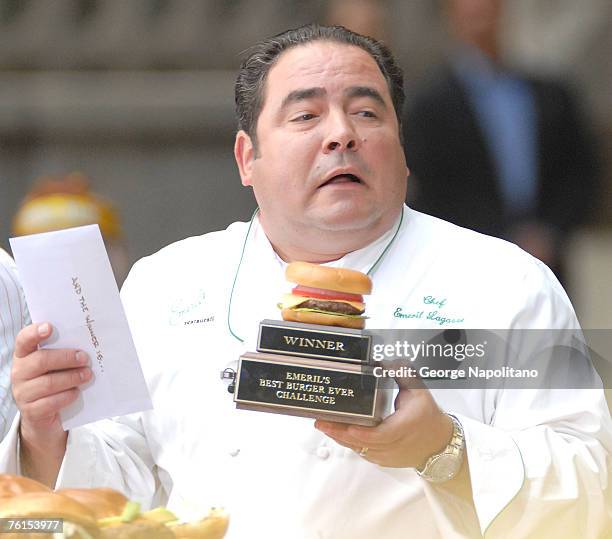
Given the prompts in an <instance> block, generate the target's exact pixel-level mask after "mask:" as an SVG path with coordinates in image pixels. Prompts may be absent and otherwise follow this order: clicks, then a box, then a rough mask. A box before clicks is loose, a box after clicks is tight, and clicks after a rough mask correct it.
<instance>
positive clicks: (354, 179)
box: [319, 174, 363, 187]
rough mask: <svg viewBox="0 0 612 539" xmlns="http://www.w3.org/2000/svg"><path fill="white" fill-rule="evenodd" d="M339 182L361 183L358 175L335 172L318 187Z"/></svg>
mask: <svg viewBox="0 0 612 539" xmlns="http://www.w3.org/2000/svg"><path fill="white" fill-rule="evenodd" d="M340 183H363V182H362V181H361V179H360V178H359V177H358V176H355V175H354V174H337V175H336V176H332V177H331V178H330V179H329V180H327V181H326V182H324V183H322V184H321V185H319V187H325V186H326V185H334V184H340Z"/></svg>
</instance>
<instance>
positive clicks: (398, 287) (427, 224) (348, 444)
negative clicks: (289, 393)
mask: <svg viewBox="0 0 612 539" xmlns="http://www.w3.org/2000/svg"><path fill="white" fill-rule="evenodd" d="M402 99H403V90H402V77H401V72H400V71H399V69H398V68H397V66H396V65H395V63H394V61H393V58H392V56H391V55H390V53H389V51H388V50H387V49H386V48H384V47H383V46H382V45H381V44H379V43H377V42H375V41H373V40H370V39H367V38H363V37H362V36H359V35H356V34H353V33H351V32H349V31H347V30H345V29H343V28H327V27H319V26H306V27H302V28H299V29H296V30H291V31H288V32H285V33H283V34H281V35H278V36H275V37H273V38H271V39H268V40H265V41H263V42H261V43H259V44H258V45H256V46H255V47H254V48H253V49H252V50H251V52H250V54H249V57H248V58H247V59H246V60H245V62H244V63H243V65H242V68H241V71H240V74H239V76H238V80H237V83H236V104H237V114H238V123H239V131H238V134H237V136H236V143H235V156H236V161H237V163H238V168H239V171H240V176H241V178H242V183H243V184H244V185H247V186H251V187H253V189H254V192H255V196H256V198H257V201H258V203H259V206H260V212H259V214H258V215H256V216H254V217H253V219H252V220H251V223H250V224H246V223H236V224H234V225H231V226H230V227H229V228H228V229H227V230H226V231H223V232H216V233H212V234H207V235H204V236H201V237H198V238H191V239H189V240H186V241H184V242H179V243H177V244H174V245H171V246H170V247H168V248H166V249H163V250H162V251H160V252H159V253H158V254H156V255H154V256H152V257H150V258H148V259H145V260H143V261H141V262H139V263H137V264H136V265H135V266H134V268H133V270H132V272H131V274H130V276H129V277H128V279H127V281H126V284H125V286H124V288H123V290H122V295H123V301H124V304H125V308H126V312H127V314H128V317H129V319H130V324H131V328H132V330H133V335H134V340H135V343H136V346H137V348H138V352H139V356H140V358H141V361H142V364H143V371H144V373H145V376H146V377H147V380H148V384H149V388H150V391H151V395H152V399H153V403H154V409H153V410H152V411H148V412H144V413H140V414H134V415H131V416H128V417H122V418H118V419H116V420H114V421H102V422H99V423H97V424H95V425H91V426H87V427H83V428H78V429H74V430H73V431H71V432H70V433H69V434H68V435H66V434H65V433H64V432H63V431H62V429H61V427H60V424H59V421H58V415H57V414H58V412H59V411H60V410H61V409H62V407H64V406H65V405H66V404H67V403H69V402H72V401H73V400H74V399H75V398H76V396H77V394H78V386H79V385H80V384H81V383H82V382H83V381H86V380H89V378H90V376H91V371H89V369H87V367H85V366H84V360H85V358H84V357H83V354H82V352H77V351H75V350H64V351H58V350H37V346H38V345H39V344H40V343H41V342H43V341H44V339H45V338H46V337H47V336H48V335H49V332H50V329H51V328H50V326H49V324H48V323H43V324H34V325H32V326H29V327H28V328H26V329H24V330H23V331H22V332H21V333H20V335H19V338H18V345H17V347H16V352H15V366H14V369H13V381H14V386H15V389H14V392H15V398H16V401H17V404H18V406H19V409H20V412H21V417H20V421H19V422H18V421H15V423H14V425H13V429H12V431H11V434H10V436H9V437H8V439H7V440H6V442H5V443H4V446H3V451H2V452H1V453H0V454H1V455H2V460H1V461H0V466H2V467H4V469H6V470H9V471H13V472H15V471H16V470H17V469H18V467H19V465H20V464H21V467H22V471H23V472H26V473H28V474H29V475H31V476H33V477H36V478H38V479H40V480H43V481H45V482H46V483H47V484H49V485H53V484H58V485H73V486H76V485H80V486H94V485H97V486H100V485H108V486H113V487H115V488H118V489H120V490H122V491H124V492H125V493H126V494H127V495H128V496H130V497H132V498H135V499H139V500H141V501H143V502H144V503H145V504H151V503H156V502H158V501H165V499H166V498H167V497H169V500H168V502H167V503H168V506H169V507H170V508H171V509H174V510H176V511H178V512H179V513H180V514H181V515H182V516H185V517H187V518H190V517H191V516H194V515H195V514H196V513H197V512H199V511H203V510H205V509H206V508H208V507H210V506H211V505H217V506H225V507H226V508H227V509H228V510H229V512H230V513H231V518H232V524H231V526H230V531H229V536H228V537H237V538H242V537H270V538H277V537H279V538H280V537H283V538H284V537H292V538H315V537H316V538H321V537H330V538H335V539H339V538H349V537H350V538H352V539H366V538H368V539H371V538H373V537H377V538H396V537H398V538H399V537H405V536H406V535H411V536H414V537H428V538H430V537H454V536H462V537H477V536H480V534H481V532H483V531H484V530H485V529H488V530H489V533H490V536H495V535H496V534H497V536H500V537H505V536H507V531H508V529H509V527H510V526H512V527H514V528H516V531H517V533H516V534H514V535H513V537H533V536H534V535H533V532H534V530H536V531H537V532H539V531H540V530H541V528H540V526H541V525H542V524H543V522H545V523H546V525H550V526H551V528H550V529H551V530H552V529H555V530H557V536H561V535H562V533H561V532H568V533H569V532H571V533H574V532H576V530H578V529H580V530H581V533H582V534H583V535H584V533H585V532H584V530H585V529H587V528H586V527H587V522H586V520H585V519H586V517H585V515H586V514H587V513H588V515H589V517H588V526H589V528H588V530H589V531H588V532H587V533H590V535H591V536H592V537H597V536H598V535H597V534H599V533H600V532H601V530H602V529H603V527H604V526H605V525H607V521H606V519H607V515H606V513H605V509H604V508H603V507H604V504H605V503H606V501H605V496H606V495H609V489H608V488H607V482H606V481H607V480H606V475H605V474H606V459H607V458H608V455H609V449H610V446H611V441H610V417H609V413H608V411H607V408H606V405H605V402H604V398H603V395H602V392H601V391H600V390H588V391H585V390H576V391H572V393H571V396H572V398H571V400H570V399H568V398H567V395H566V394H565V392H562V391H561V392H546V391H535V392H534V391H531V392H525V393H520V392H519V393H516V392H512V391H510V392H504V391H502V390H496V391H481V390H471V391H466V392H460V391H448V390H440V391H429V390H427V389H424V388H411V387H402V388H401V389H400V391H399V394H398V396H397V399H396V406H395V411H394V412H393V413H392V414H391V415H390V416H389V417H387V418H386V419H385V421H383V423H382V424H381V425H379V426H377V427H374V428H368V427H357V426H352V425H351V426H347V425H340V424H334V423H330V422H323V421H317V422H316V423H315V428H313V426H312V423H311V422H310V421H308V420H304V419H300V418H293V417H287V416H279V415H275V414H264V413H256V412H249V411H240V412H238V411H236V410H235V407H234V404H233V402H232V398H231V396H230V395H229V394H228V392H227V391H226V387H225V385H224V384H223V383H222V382H221V381H220V380H219V373H220V371H221V370H223V369H225V368H228V367H229V368H231V367H235V365H236V360H237V358H238V357H239V355H240V354H241V353H243V352H244V351H246V350H249V349H250V350H253V349H254V347H255V334H256V332H257V325H258V322H259V321H260V320H262V319H264V318H278V311H277V310H276V307H275V304H276V302H277V298H279V296H280V294H281V293H282V292H283V291H285V290H286V289H287V283H286V282H285V280H284V275H283V274H284V267H285V264H286V263H287V262H288V261H291V260H306V261H310V262H316V263H330V264H332V265H335V266H340V267H351V268H354V269H358V270H361V271H364V272H369V273H370V275H371V276H372V278H373V280H374V290H375V292H374V294H373V295H372V297H371V299H370V301H369V302H368V312H369V316H370V317H371V319H370V321H369V323H370V327H373V328H374V327H379V328H402V327H422V328H427V327H440V324H441V323H442V325H443V326H444V327H490V328H495V327H513V328H522V327H545V328H548V327H551V328H556V327H558V328H567V327H574V326H575V325H576V320H575V317H574V314H573V311H572V309H571V306H570V305H569V302H568V300H567V298H566V296H565V294H564V293H563V290H562V289H561V288H560V286H559V284H558V283H557V282H556V281H555V279H554V278H553V277H552V275H551V274H550V272H549V271H548V270H547V269H546V268H545V267H544V266H543V265H542V264H540V263H538V262H537V261H536V260H534V259H532V258H531V257H529V256H528V255H526V254H525V253H523V252H521V251H520V250H519V249H518V248H516V247H514V246H511V245H510V244H506V243H505V242H502V241H499V240H495V239H492V238H487V237H484V236H480V235H477V234H475V233H472V232H469V231H466V230H463V229H460V228H458V227H454V226H452V225H449V224H447V223H444V222H442V221H439V220H437V219H434V218H431V217H428V216H426V215H422V214H419V213H417V212H414V211H412V210H409V209H408V208H406V207H403V205H402V202H403V200H404V196H405V190H406V177H407V175H408V170H407V168H406V165H405V161H404V157H403V151H402V147H401V144H400V137H399V130H400V126H399V115H400V111H401V106H402ZM465 260H467V262H462V261H465ZM433 296H436V297H437V298H439V299H437V300H436V301H437V309H438V310H439V311H440V312H441V313H442V314H444V315H445V316H444V317H443V318H444V322H440V320H441V319H442V318H441V317H439V318H438V320H437V321H434V320H429V319H421V320H414V319H408V318H402V317H398V316H396V313H398V309H400V310H401V309H404V310H405V311H408V310H409V309H413V308H415V309H418V308H422V309H424V308H425V307H424V304H427V302H428V301H430V303H431V301H433V300H432V299H431V298H432V297H433ZM447 412H451V413H452V414H453V415H454V416H456V418H457V419H453V418H451V417H450V416H449V415H447ZM462 433H464V436H462V435H461V434H462ZM463 438H464V439H465V441H463ZM18 439H20V450H21V453H20V455H19V454H18V450H17V440H18ZM451 442H453V443H454V448H455V451H453V457H452V460H453V465H457V467H456V468H455V470H454V471H453V473H452V474H450V475H451V476H452V478H450V479H449V478H448V477H446V478H444V473H442V472H443V471H441V470H439V469H438V470H434V468H435V466H431V465H430V458H431V457H433V456H436V455H439V454H441V453H443V452H445V451H447V450H448V451H450V450H449V448H448V446H449V444H450V443H451ZM19 458H20V459H21V461H19ZM60 467H61V469H60ZM416 468H418V469H419V470H420V471H421V472H422V476H419V474H417V472H416ZM444 479H447V480H446V481H444V482H439V483H435V482H432V480H433V481H436V480H437V481H443V480H444ZM587 508H588V511H587ZM542 511H544V516H543V515H542ZM561 514H562V515H564V517H563V518H564V519H566V520H564V522H563V523H562V526H561V527H560V528H555V526H556V525H557V524H558V523H560V522H561V521H560V518H561V517H560V516H559V515H561ZM549 517H550V518H549ZM559 530H561V532H559ZM576 533H577V532H576ZM569 536H571V535H568V537H569Z"/></svg>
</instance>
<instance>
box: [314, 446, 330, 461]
mask: <svg viewBox="0 0 612 539" xmlns="http://www.w3.org/2000/svg"><path fill="white" fill-rule="evenodd" d="M330 454H331V451H330V450H329V447H325V446H324V445H322V446H320V447H317V457H319V458H320V459H323V460H325V459H327V458H329V455H330Z"/></svg>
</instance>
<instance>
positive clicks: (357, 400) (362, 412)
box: [234, 353, 391, 426]
mask: <svg viewBox="0 0 612 539" xmlns="http://www.w3.org/2000/svg"><path fill="white" fill-rule="evenodd" d="M390 397H391V391H390V390H388V389H381V388H380V387H379V380H378V378H376V377H375V376H374V375H373V374H372V367H369V366H367V365H354V364H348V363H347V364H343V363H339V362H336V361H328V360H318V359H310V358H300V357H292V356H282V355H277V354H262V353H246V354H244V355H242V356H241V357H240V360H239V363H238V372H237V374H236V388H235V391H234V401H235V403H236V408H238V409H243V410H255V411H259V412H271V413H279V414H285V415H294V416H299V417H310V418H315V419H325V420H327V421H338V422H342V423H352V424H356V425H366V426H373V425H377V424H378V423H380V422H381V421H382V420H383V418H384V417H385V415H387V413H388V410H389V404H390Z"/></svg>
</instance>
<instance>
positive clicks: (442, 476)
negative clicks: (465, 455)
mask: <svg viewBox="0 0 612 539" xmlns="http://www.w3.org/2000/svg"><path fill="white" fill-rule="evenodd" d="M460 465H461V460H460V459H458V458H457V455H453V454H451V453H443V454H442V455H438V456H437V457H436V459H435V460H434V461H433V462H432V463H431V464H430V466H429V470H428V472H429V473H428V475H429V476H431V477H432V478H435V479H437V480H441V481H442V480H447V479H451V478H452V477H453V476H454V475H455V474H456V473H457V471H458V470H459V466H460Z"/></svg>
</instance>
